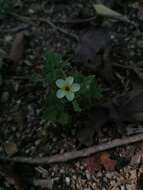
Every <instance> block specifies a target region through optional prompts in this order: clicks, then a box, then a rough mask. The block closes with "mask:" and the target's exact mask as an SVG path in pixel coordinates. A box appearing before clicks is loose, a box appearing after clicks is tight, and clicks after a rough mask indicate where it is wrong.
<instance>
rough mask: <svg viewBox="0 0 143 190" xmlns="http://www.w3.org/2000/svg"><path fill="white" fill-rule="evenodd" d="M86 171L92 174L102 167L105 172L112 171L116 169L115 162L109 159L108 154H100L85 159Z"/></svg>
mask: <svg viewBox="0 0 143 190" xmlns="http://www.w3.org/2000/svg"><path fill="white" fill-rule="evenodd" d="M85 164H86V169H87V170H88V171H89V172H90V173H94V172H95V171H98V170H100V169H102V168H103V167H104V169H105V170H108V171H113V170H115V168H116V165H117V161H116V160H112V159H111V158H110V154H109V153H108V152H101V153H99V154H95V155H93V156H90V157H88V158H86V159H85Z"/></svg>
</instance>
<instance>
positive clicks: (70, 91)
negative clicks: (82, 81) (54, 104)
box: [56, 76, 80, 101]
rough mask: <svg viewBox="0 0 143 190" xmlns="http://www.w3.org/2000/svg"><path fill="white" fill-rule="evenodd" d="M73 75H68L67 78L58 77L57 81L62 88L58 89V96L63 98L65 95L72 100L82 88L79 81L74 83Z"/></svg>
mask: <svg viewBox="0 0 143 190" xmlns="http://www.w3.org/2000/svg"><path fill="white" fill-rule="evenodd" d="M73 81H74V78H73V77H71V76H70V77H67V78H66V79H65V80H63V79H58V80H57V81H56V85H57V87H59V88H60V89H59V90H58V91H57V93H56V96H57V98H60V99H61V98H63V97H64V96H65V97H66V98H67V99H68V100H69V101H72V100H73V99H74V97H75V92H77V91H79V90H80V85H79V84H78V83H73Z"/></svg>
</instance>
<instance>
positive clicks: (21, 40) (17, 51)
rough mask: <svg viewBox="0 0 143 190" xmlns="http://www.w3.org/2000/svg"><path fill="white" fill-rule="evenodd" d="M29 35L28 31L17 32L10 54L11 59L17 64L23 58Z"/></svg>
mask: <svg viewBox="0 0 143 190" xmlns="http://www.w3.org/2000/svg"><path fill="white" fill-rule="evenodd" d="M27 36H28V33H27V31H22V32H19V33H17V34H16V37H15V40H14V42H13V45H12V48H11V50H10V55H9V60H10V61H12V62H13V63H15V64H18V63H19V62H20V61H21V60H22V59H23V56H24V50H25V45H26V41H27V40H26V37H27Z"/></svg>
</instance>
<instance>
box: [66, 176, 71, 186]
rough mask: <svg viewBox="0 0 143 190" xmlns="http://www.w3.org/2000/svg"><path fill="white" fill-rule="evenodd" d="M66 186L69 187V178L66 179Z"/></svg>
mask: <svg viewBox="0 0 143 190" xmlns="http://www.w3.org/2000/svg"><path fill="white" fill-rule="evenodd" d="M66 184H67V185H68V186H69V185H70V178H69V177H66Z"/></svg>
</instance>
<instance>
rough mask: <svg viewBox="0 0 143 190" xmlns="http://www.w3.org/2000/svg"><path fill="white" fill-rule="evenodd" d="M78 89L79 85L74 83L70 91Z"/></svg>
mask: <svg viewBox="0 0 143 190" xmlns="http://www.w3.org/2000/svg"><path fill="white" fill-rule="evenodd" d="M79 90H80V85H79V84H78V83H74V84H73V85H72V87H71V91H72V92H77V91H79Z"/></svg>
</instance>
